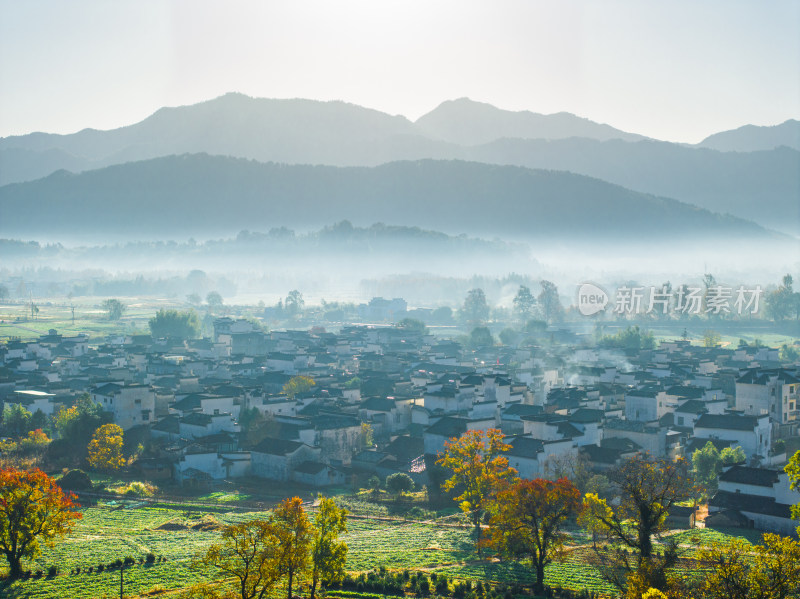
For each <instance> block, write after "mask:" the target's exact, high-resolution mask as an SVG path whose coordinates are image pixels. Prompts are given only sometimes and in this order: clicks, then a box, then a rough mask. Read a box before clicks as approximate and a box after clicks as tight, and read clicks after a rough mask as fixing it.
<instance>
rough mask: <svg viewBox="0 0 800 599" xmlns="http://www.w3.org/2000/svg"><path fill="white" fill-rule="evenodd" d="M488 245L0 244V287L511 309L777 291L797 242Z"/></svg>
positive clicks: (418, 241) (277, 241) (332, 241)
mask: <svg viewBox="0 0 800 599" xmlns="http://www.w3.org/2000/svg"><path fill="white" fill-rule="evenodd" d="M640 239H641V237H640V236H638V237H637V239H636V241H627V240H625V239H609V240H606V239H604V238H603V236H601V235H598V236H596V237H593V238H586V237H584V238H580V239H570V240H567V239H564V238H561V239H521V238H519V237H517V238H515V239H504V240H501V239H492V240H486V239H481V238H479V237H470V236H466V235H447V234H445V233H440V232H435V231H429V230H423V229H419V228H417V227H395V226H387V225H383V224H376V225H373V226H371V227H354V226H353V225H351V224H350V223H349V222H347V221H343V222H340V223H337V224H336V225H333V226H329V227H325V228H323V229H321V230H319V231H311V232H305V233H297V232H295V231H292V230H290V229H287V228H283V227H281V228H274V229H272V230H270V231H268V232H266V233H258V232H249V231H242V232H240V233H239V234H238V235H236V236H235V237H231V238H226V239H210V240H206V241H202V242H198V241H195V240H193V239H189V240H188V241H181V242H177V241H139V240H133V239H129V240H118V241H117V242H116V243H114V244H103V245H88V244H63V243H60V242H57V241H54V240H52V239H51V240H48V242H42V243H40V242H39V241H30V240H27V241H12V240H0V282H2V283H3V284H5V286H6V287H7V288H8V289H9V295H10V296H11V297H12V298H13V297H15V296H19V297H23V298H27V297H29V296H31V295H33V296H36V297H39V298H42V297H65V296H67V295H68V294H72V295H73V296H159V297H172V298H178V299H183V298H184V297H185V296H186V295H189V294H194V293H196V294H199V295H201V296H203V295H204V294H205V293H208V292H209V291H218V292H219V293H221V294H222V295H223V297H224V298H225V301H226V303H229V304H256V303H258V302H260V301H261V302H264V303H266V304H268V305H269V304H270V303H273V302H276V301H278V299H280V298H282V297H284V296H285V295H286V293H287V292H288V291H289V290H292V289H298V290H300V291H301V292H302V293H303V294H304V296H305V298H306V301H307V302H312V303H317V302H319V301H321V300H322V299H325V300H326V301H366V300H369V299H370V298H372V297H376V296H383V297H403V298H405V299H406V300H407V301H408V302H409V304H411V305H414V306H435V305H445V304H450V305H456V304H458V303H460V302H461V301H463V297H464V294H465V293H466V291H468V290H469V289H471V288H474V287H481V288H483V289H484V290H485V292H486V294H487V297H488V299H489V300H490V301H491V302H492V303H493V304H494V305H502V306H510V305H511V300H512V299H513V297H514V294H515V293H516V291H517V289H518V288H519V285H520V284H526V285H530V286H532V287H535V286H537V285H538V282H539V281H540V280H541V279H546V280H549V281H552V282H554V283H555V284H556V285H557V286H558V287H559V290H560V292H561V294H562V296H563V297H564V298H565V300H567V301H569V302H571V301H572V300H573V299H574V298H572V297H571V296H572V295H573V294H574V291H575V289H576V286H577V285H580V284H581V283H583V282H587V281H591V282H594V283H597V284H600V285H603V286H606V287H607V288H608V287H616V286H620V285H623V284H628V285H631V284H638V285H644V286H650V285H653V286H660V285H661V284H662V283H665V282H667V281H670V282H671V283H672V284H673V286H677V285H680V284H696V283H699V282H700V281H701V280H702V277H703V275H704V274H706V273H709V274H712V275H713V276H714V277H715V279H716V281H717V282H719V283H721V284H722V283H724V284H727V285H729V286H731V287H732V286H735V285H751V286H752V285H761V286H762V287H766V286H767V285H770V284H775V283H778V282H779V281H780V279H781V277H782V276H783V275H784V274H786V273H797V272H798V270H800V252H798V249H800V245H799V244H798V242H797V240H793V239H789V240H785V239H777V240H774V239H773V240H763V239H760V240H758V241H749V240H747V239H698V240H696V241H686V240H683V241H681V242H674V241H671V240H670V239H668V238H661V237H659V235H658V232H657V231H654V232H653V236H652V240H651V241H650V242H647V243H645V242H642V241H641V240H640Z"/></svg>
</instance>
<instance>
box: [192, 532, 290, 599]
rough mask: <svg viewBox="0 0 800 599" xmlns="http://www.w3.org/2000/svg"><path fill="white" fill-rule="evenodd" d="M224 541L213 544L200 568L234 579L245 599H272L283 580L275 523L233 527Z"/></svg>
mask: <svg viewBox="0 0 800 599" xmlns="http://www.w3.org/2000/svg"><path fill="white" fill-rule="evenodd" d="M221 537H222V540H221V542H219V543H214V544H212V545H211V546H210V547H209V548H208V549H207V550H206V552H205V553H204V554H202V555H201V556H200V557H199V558H198V560H197V562H196V564H197V565H202V566H210V567H212V568H215V569H216V570H217V573H218V576H219V577H220V578H223V579H225V578H231V577H232V578H234V579H235V580H236V582H237V587H238V593H237V595H238V597H240V598H241V599H263V598H264V597H268V596H269V593H270V591H271V590H272V589H273V588H274V587H275V584H276V583H277V582H278V580H279V579H280V573H279V570H278V567H277V560H276V557H277V537H276V534H275V530H274V527H273V525H272V522H271V521H270V520H250V521H249V522H242V523H241V524H231V525H229V526H226V527H224V528H223V529H222V535H221Z"/></svg>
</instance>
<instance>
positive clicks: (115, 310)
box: [102, 299, 125, 320]
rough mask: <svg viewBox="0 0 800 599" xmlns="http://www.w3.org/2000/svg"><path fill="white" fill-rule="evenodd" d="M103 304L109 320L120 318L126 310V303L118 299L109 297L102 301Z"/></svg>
mask: <svg viewBox="0 0 800 599" xmlns="http://www.w3.org/2000/svg"><path fill="white" fill-rule="evenodd" d="M102 306H103V310H105V311H106V314H107V315H108V319H109V320H119V319H120V318H122V313H123V312H124V311H125V304H123V303H122V302H121V301H119V300H118V299H107V300H105V301H104V302H103V303H102Z"/></svg>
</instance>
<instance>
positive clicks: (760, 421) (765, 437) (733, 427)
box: [694, 414, 772, 458]
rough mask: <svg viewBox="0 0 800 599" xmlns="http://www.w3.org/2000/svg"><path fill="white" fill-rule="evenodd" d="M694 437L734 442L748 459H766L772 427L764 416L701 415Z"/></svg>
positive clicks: (770, 442)
mask: <svg viewBox="0 0 800 599" xmlns="http://www.w3.org/2000/svg"><path fill="white" fill-rule="evenodd" d="M694 436H695V437H700V438H702V439H721V440H723V441H735V442H736V444H737V445H740V446H741V448H742V449H743V450H744V453H745V455H747V457H748V458H749V457H752V456H760V457H762V458H766V457H767V454H768V452H769V448H770V447H771V446H772V426H771V425H770V422H769V416H767V415H766V414H763V415H761V416H746V415H742V414H703V415H702V416H700V418H698V420H697V422H696V423H695V425H694Z"/></svg>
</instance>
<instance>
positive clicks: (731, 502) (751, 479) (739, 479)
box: [708, 465, 800, 536]
mask: <svg viewBox="0 0 800 599" xmlns="http://www.w3.org/2000/svg"><path fill="white" fill-rule="evenodd" d="M798 500H800V493H798V492H797V491H793V490H792V489H791V488H790V484H789V476H788V474H786V472H784V471H782V470H769V469H766V468H750V467H747V466H740V465H736V466H727V467H725V468H724V470H723V472H722V474H720V477H719V489H718V491H717V492H716V493H715V494H714V497H712V498H711V500H710V501H709V502H708V512H709V516H710V517H711V519H712V521H713V519H714V516H715V515H719V516H721V517H723V518H724V519H725V520H726V522H724V523H728V522H731V521H733V522H741V523H746V524H747V525H749V526H751V527H753V528H755V529H757V530H763V531H767V532H776V533H779V534H782V535H789V536H796V535H797V520H793V519H792V516H791V506H792V505H793V504H795V503H797V502H798ZM719 516H718V517H719ZM720 524H723V523H720Z"/></svg>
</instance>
